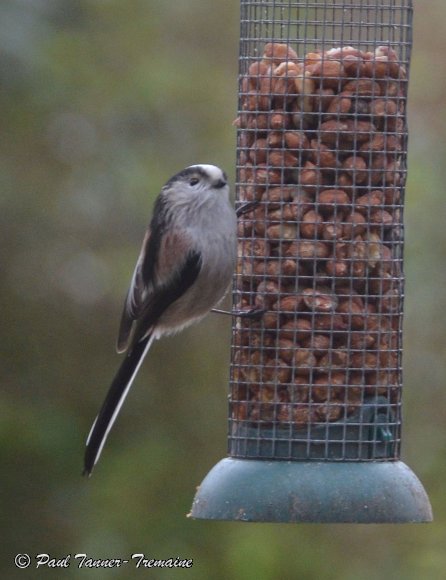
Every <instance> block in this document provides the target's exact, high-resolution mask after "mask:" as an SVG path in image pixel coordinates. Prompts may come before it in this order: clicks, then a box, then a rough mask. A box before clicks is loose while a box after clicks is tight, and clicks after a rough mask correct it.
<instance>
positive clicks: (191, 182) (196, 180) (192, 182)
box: [189, 177, 200, 186]
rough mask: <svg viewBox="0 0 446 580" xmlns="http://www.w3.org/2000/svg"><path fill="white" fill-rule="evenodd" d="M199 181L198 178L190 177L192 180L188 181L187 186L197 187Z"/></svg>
mask: <svg viewBox="0 0 446 580" xmlns="http://www.w3.org/2000/svg"><path fill="white" fill-rule="evenodd" d="M199 181H200V180H199V179H198V177H192V179H189V185H192V186H194V185H197V184H198V183H199Z"/></svg>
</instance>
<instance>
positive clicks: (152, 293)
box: [84, 165, 236, 474]
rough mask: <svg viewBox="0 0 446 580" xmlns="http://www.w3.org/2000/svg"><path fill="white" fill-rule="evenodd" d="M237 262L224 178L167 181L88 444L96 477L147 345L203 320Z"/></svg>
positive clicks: (199, 174)
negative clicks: (119, 355) (115, 366)
mask: <svg viewBox="0 0 446 580" xmlns="http://www.w3.org/2000/svg"><path fill="white" fill-rule="evenodd" d="M235 258H236V215H235V212H234V210H233V208H232V207H231V205H230V202H229V187H228V184H227V179H226V175H225V173H224V172H223V171H222V170H221V169H219V168H218V167H215V166H214V165H192V166H191V167H187V168H186V169H184V170H183V171H180V173H177V175H175V176H174V177H172V178H171V179H169V181H168V182H167V183H166V185H165V186H164V187H163V188H162V190H161V193H160V195H159V196H158V198H157V200H156V202H155V206H154V211H153V217H152V220H151V222H150V225H149V228H148V230H147V232H146V235H145V237H144V241H143V244H142V248H141V253H140V255H139V258H138V261H137V263H136V267H135V271H134V273H133V277H132V281H131V284H130V288H129V290H128V293H127V297H126V300H125V305H124V311H123V314H122V318H121V324H120V327H119V334H118V341H117V350H118V352H124V351H126V354H125V358H124V360H123V362H122V364H121V366H120V368H119V370H118V372H117V374H116V376H115V378H114V379H113V382H112V384H111V386H110V389H109V391H108V394H107V396H106V398H105V401H104V403H103V405H102V408H101V410H100V412H99V415H98V416H97V417H96V420H95V422H94V424H93V426H92V428H91V431H90V434H89V436H88V439H87V447H86V451H85V458H84V473H86V474H91V472H92V470H93V467H94V465H95V464H96V462H97V461H98V459H99V456H100V454H101V452H102V449H103V447H104V444H105V441H106V439H107V436H108V434H109V431H110V429H111V427H112V425H113V423H114V422H115V420H116V417H117V415H118V413H119V410H120V409H121V406H122V404H123V402H124V400H125V397H126V396H127V393H128V392H129V389H130V387H131V385H132V382H133V380H134V378H135V376H136V374H137V372H138V370H139V368H140V366H141V363H142V362H143V360H144V357H145V356H146V354H147V352H148V350H149V348H150V345H151V344H152V342H153V341H154V340H155V339H158V338H160V337H161V336H163V335H167V334H172V333H175V332H178V331H179V330H181V329H183V328H185V327H186V326H189V325H190V324H193V323H194V322H197V321H199V320H200V319H202V318H203V317H204V316H205V315H206V314H207V313H208V312H209V311H210V310H211V308H212V307H213V306H215V305H216V304H217V303H218V302H219V301H220V300H221V299H222V298H223V296H224V295H225V293H226V290H227V289H228V286H229V284H230V282H231V277H232V273H233V270H234V265H235Z"/></svg>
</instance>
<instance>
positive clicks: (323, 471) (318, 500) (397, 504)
mask: <svg viewBox="0 0 446 580" xmlns="http://www.w3.org/2000/svg"><path fill="white" fill-rule="evenodd" d="M191 516H192V517H193V518H197V519H206V520H238V521H243V522H282V523H286V522H294V523H297V522H308V523H311V522H312V523H363V524H369V523H376V524H378V523H382V524H384V523H409V522H413V523H415V522H430V521H432V509H431V506H430V503H429V498H428V497H427V495H426V492H425V491H424V488H423V486H422V484H421V482H420V481H419V480H418V478H417V477H416V475H415V474H414V473H413V472H412V471H411V469H410V468H409V467H407V465H405V464H404V463H403V462H402V461H363V462H340V461H317V462H316V461H311V462H310V461H280V460H276V461H266V460H257V459H232V458H226V459H223V460H222V461H220V462H219V463H218V464H217V465H216V466H215V467H214V468H213V469H211V471H210V472H209V473H208V475H207V476H206V477H205V479H204V480H203V482H202V484H201V485H200V487H199V488H198V491H197V493H196V495H195V498H194V502H193V505H192V511H191Z"/></svg>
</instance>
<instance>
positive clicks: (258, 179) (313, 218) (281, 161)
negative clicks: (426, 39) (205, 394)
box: [229, 0, 412, 461]
mask: <svg viewBox="0 0 446 580" xmlns="http://www.w3.org/2000/svg"><path fill="white" fill-rule="evenodd" d="M241 11H242V12H241V44H240V46H241V50H240V85H239V113H238V117H237V120H236V122H235V124H236V126H237V128H238V130H237V133H238V141H237V143H238V147H237V188H236V202H237V207H238V209H239V213H240V218H239V231H238V236H239V238H238V239H239V242H238V244H239V258H238V265H237V271H236V274H235V280H234V292H233V298H234V304H235V305H236V307H237V308H238V309H242V310H246V311H254V314H256V312H257V314H258V315H257V316H251V317H249V316H248V317H241V318H238V319H236V320H235V323H234V324H235V325H234V328H233V336H232V355H231V388H230V401H229V406H230V414H229V417H230V418H229V455H230V456H231V457H235V458H236V457H240V458H270V459H301V460H318V461H321V460H322V461H323V460H330V461H333V460H342V461H358V460H361V461H367V460H377V459H385V460H395V459H398V458H399V454H400V426H401V385H402V375H401V330H402V307H403V296H404V294H403V268H402V257H403V223H402V217H403V216H402V210H403V194H404V185H405V178H406V142H407V139H406V137H407V134H406V95H407V73H408V65H409V57H410V47H411V15H412V9H411V2H410V1H409V0H386V1H384V0H382V1H381V0H379V1H375V2H370V1H366V0H364V1H363V0H356V1H354V0H345V1H340V0H335V1H319V2H317V1H300V2H299V1H292V0H290V1H288V2H274V1H254V0H242V2H241Z"/></svg>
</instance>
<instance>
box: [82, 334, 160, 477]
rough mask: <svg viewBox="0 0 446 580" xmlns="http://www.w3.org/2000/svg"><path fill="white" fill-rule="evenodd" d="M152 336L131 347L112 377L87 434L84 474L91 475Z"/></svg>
mask: <svg viewBox="0 0 446 580" xmlns="http://www.w3.org/2000/svg"><path fill="white" fill-rule="evenodd" d="M153 338H154V337H153V335H149V336H147V337H146V338H144V339H143V340H142V341H140V342H138V343H137V344H136V345H135V346H134V347H133V349H132V351H131V352H130V354H128V355H127V356H126V357H125V359H124V361H123V362H122V364H121V366H120V368H119V370H118V372H117V374H116V376H115V378H114V379H113V382H112V384H111V386H110V389H109V391H108V393H107V396H106V398H105V401H104V403H103V405H102V408H101V410H100V411H99V414H98V416H97V417H96V420H95V422H94V423H93V426H92V428H91V430H90V433H89V435H88V439H87V447H86V449H85V456H84V472H83V474H84V475H91V472H92V471H93V468H94V466H95V465H96V463H97V461H98V459H99V457H100V455H101V452H102V449H103V447H104V444H105V442H106V440H107V437H108V434H109V432H110V429H111V428H112V426H113V423H114V422H115V420H116V417H117V416H118V413H119V411H120V409H121V407H122V404H123V403H124V401H125V398H126V396H127V394H128V392H129V390H130V387H131V386H132V383H133V380H134V379H135V377H136V374H137V372H138V370H139V367H140V366H141V364H142V362H143V360H144V357H145V356H146V354H147V352H148V350H149V348H150V346H151V344H152V342H153Z"/></svg>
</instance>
